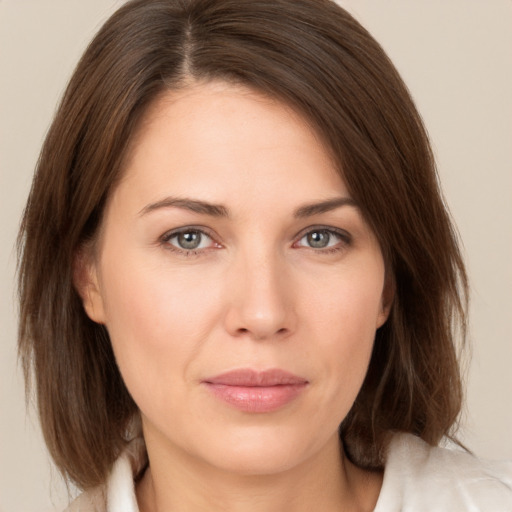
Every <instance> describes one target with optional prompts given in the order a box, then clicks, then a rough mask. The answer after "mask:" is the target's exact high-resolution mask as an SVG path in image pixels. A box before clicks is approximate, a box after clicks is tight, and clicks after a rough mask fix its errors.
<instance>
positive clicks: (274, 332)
mask: <svg viewBox="0 0 512 512" xmlns="http://www.w3.org/2000/svg"><path fill="white" fill-rule="evenodd" d="M283 267H284V264H282V263H281V262H280V261H279V258H277V257H273V256H272V255H263V256H260V257H258V256H252V257H245V258H240V259H239V260H238V261H237V262H235V263H234V264H233V265H232V266H231V268H230V273H229V274H230V275H229V278H228V280H227V283H226V284H227V287H226V294H227V297H226V298H227V304H228V306H227V311H226V315H225V327H226V330H227V331H228V332H229V334H231V335H232V336H234V337H246V338H250V339H254V340H270V339H283V338H286V337H288V336H289V335H290V334H291V333H292V332H293V331H294V330H295V327H296V314H295V309H294V299H293V286H292V283H291V279H290V277H289V275H288V272H287V271H286V269H285V268H283Z"/></svg>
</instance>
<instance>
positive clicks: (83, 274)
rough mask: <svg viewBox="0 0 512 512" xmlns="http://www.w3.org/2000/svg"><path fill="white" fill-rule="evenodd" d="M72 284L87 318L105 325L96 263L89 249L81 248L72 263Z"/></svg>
mask: <svg viewBox="0 0 512 512" xmlns="http://www.w3.org/2000/svg"><path fill="white" fill-rule="evenodd" d="M73 284H74V286H75V289H76V291H77V292H78V295H80V297H81V299H82V304H83V306H84V310H85V312H86V313H87V316H88V317H89V318H90V319H91V320H92V321H93V322H96V323H99V324H104V323H105V307H104V304H103V297H102V295H101V289H100V283H99V278H98V269H97V262H96V261H95V258H94V255H93V251H92V248H91V247H87V246H84V247H81V248H80V249H79V250H78V252H77V253H76V255H75V258H74V261H73Z"/></svg>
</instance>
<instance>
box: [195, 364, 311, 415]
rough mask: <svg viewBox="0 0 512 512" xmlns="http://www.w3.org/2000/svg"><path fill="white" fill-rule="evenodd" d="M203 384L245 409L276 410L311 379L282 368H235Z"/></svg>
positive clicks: (304, 387)
mask: <svg viewBox="0 0 512 512" xmlns="http://www.w3.org/2000/svg"><path fill="white" fill-rule="evenodd" d="M202 384H204V385H205V386H206V388H207V389H208V390H209V391H210V392H211V393H212V394H213V395H214V396H215V397H216V398H218V399H220V400H222V401H223V402H225V403H227V404H228V405H230V406H232V407H235V408H236V409H238V410H240V411H243V412H250V413H265V412H273V411H277V410H279V409H281V408H282V407H284V406H286V405H287V404H289V403H290V402H292V401H293V400H295V399H296V398H297V397H298V396H299V395H300V394H301V393H302V392H303V391H304V390H305V389H306V387H307V385H308V384H309V382H308V381H307V379H305V378H303V377H299V376H297V375H293V374H292V373H290V372H287V371H285V370H280V369H270V370H265V371H256V370H251V369H240V370H234V371H230V372H227V373H223V374H221V375H216V376H215V377H211V378H207V379H205V380H203V381H202Z"/></svg>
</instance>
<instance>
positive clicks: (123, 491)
mask: <svg viewBox="0 0 512 512" xmlns="http://www.w3.org/2000/svg"><path fill="white" fill-rule="evenodd" d="M146 465H147V454H146V447H145V445H144V441H143V440H142V439H141V438H138V439H134V440H133V441H131V442H130V443H129V444H128V446H127V448H126V449H125V451H124V452H123V453H122V454H121V456H120V457H119V458H118V459H117V460H116V462H115V463H114V465H113V467H112V470H111V472H110V475H109V477H108V479H107V482H106V483H105V485H101V486H98V487H95V488H93V489H90V490H88V491H86V492H84V493H83V494H81V495H80V496H79V497H78V498H76V499H75V500H74V501H73V502H72V503H71V504H70V505H69V507H68V508H67V509H66V510H65V511H64V512H138V510H139V509H138V506H137V498H136V496H135V483H134V480H135V479H136V478H137V476H138V475H140V473H141V472H142V471H143V470H144V468H145V467H146Z"/></svg>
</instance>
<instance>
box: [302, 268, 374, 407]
mask: <svg viewBox="0 0 512 512" xmlns="http://www.w3.org/2000/svg"><path fill="white" fill-rule="evenodd" d="M363 268H364V267H363ZM366 268H367V269H368V272H354V273H352V274H351V275H348V276H347V275H345V276H344V278H343V279H341V278H340V279H339V280H333V279H331V282H330V284H329V285H328V286H327V285H326V286H325V288H324V289H323V290H319V292H318V293H316V294H310V296H309V304H308V306H309V307H308V309H309V314H308V316H309V318H310V322H311V324H310V325H311V326H312V329H313V330H314V331H315V334H316V335H315V339H316V340H317V345H316V347H311V349H314V350H315V351H316V352H317V353H322V354H323V359H324V361H323V363H324V372H326V373H328V375H329V378H328V379H326V381H325V382H326V385H328V386H329V391H328V392H326V393H327V394H329V395H330V396H338V397H340V398H339V399H341V400H346V401H347V403H350V405H351V401H353V400H354V399H355V397H356V395H357V393H358V391H359V388H360V386H361V385H362V382H363V380H364V377H365V375H366V371H367V369H368V365H369V361H370V357H371V353H372V349H373V343H374V338H375V331H376V327H377V324H378V319H379V318H380V315H381V309H382V305H381V295H382V286H383V272H381V271H380V266H378V267H376V269H375V271H373V272H372V266H370V265H369V266H368V267H366ZM373 268H375V265H373ZM326 291H328V293H325V292H326ZM313 354H314V353H312V357H313Z"/></svg>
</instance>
